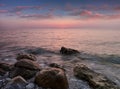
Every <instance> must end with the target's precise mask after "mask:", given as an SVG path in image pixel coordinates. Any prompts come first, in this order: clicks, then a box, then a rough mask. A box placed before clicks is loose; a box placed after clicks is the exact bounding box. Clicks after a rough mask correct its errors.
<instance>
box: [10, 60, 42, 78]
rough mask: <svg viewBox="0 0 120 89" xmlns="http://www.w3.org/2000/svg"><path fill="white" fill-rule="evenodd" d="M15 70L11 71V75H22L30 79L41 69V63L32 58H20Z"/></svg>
mask: <svg viewBox="0 0 120 89" xmlns="http://www.w3.org/2000/svg"><path fill="white" fill-rule="evenodd" d="M14 66H15V67H14V69H13V71H11V72H10V77H12V78H13V77H15V76H18V75H20V76H22V77H23V78H25V79H30V78H32V77H34V76H35V75H36V73H37V72H38V71H40V70H41V68H40V66H39V64H37V63H36V62H34V61H31V60H20V61H18V62H16V63H15V65H14Z"/></svg>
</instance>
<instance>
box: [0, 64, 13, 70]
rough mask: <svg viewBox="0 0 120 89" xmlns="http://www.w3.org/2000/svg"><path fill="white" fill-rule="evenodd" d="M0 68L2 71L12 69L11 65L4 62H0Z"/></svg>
mask: <svg viewBox="0 0 120 89" xmlns="http://www.w3.org/2000/svg"><path fill="white" fill-rule="evenodd" d="M0 68H1V69H3V70H4V71H10V70H11V69H12V65H10V64H8V63H4V62H0Z"/></svg>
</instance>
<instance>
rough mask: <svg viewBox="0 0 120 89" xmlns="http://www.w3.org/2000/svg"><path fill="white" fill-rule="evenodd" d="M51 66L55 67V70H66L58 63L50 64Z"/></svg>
mask: <svg viewBox="0 0 120 89" xmlns="http://www.w3.org/2000/svg"><path fill="white" fill-rule="evenodd" d="M49 66H50V67H53V68H60V69H62V70H64V71H65V69H64V68H63V66H62V65H59V64H57V63H51V64H49Z"/></svg>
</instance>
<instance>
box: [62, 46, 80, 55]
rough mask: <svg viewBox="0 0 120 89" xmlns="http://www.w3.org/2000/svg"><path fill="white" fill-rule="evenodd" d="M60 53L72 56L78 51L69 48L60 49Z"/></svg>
mask: <svg viewBox="0 0 120 89" xmlns="http://www.w3.org/2000/svg"><path fill="white" fill-rule="evenodd" d="M60 53H61V54H63V55H72V54H77V53H79V51H78V50H75V49H71V48H66V47H61V49H60Z"/></svg>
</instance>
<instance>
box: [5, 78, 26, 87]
mask: <svg viewBox="0 0 120 89" xmlns="http://www.w3.org/2000/svg"><path fill="white" fill-rule="evenodd" d="M26 84H27V81H26V80H25V79H24V78H22V77H21V76H17V77H15V78H13V79H12V80H11V81H9V82H8V83H7V85H6V86H5V88H4V89H25V85H26Z"/></svg>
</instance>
